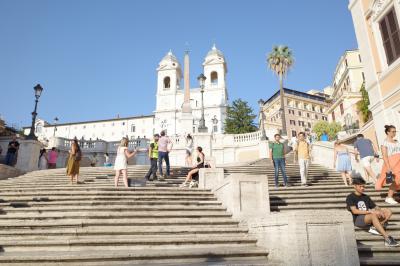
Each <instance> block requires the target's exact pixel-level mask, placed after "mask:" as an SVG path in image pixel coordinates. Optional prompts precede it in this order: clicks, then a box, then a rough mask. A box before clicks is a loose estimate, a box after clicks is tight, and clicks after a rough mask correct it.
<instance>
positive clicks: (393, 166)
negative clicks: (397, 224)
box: [375, 126, 400, 204]
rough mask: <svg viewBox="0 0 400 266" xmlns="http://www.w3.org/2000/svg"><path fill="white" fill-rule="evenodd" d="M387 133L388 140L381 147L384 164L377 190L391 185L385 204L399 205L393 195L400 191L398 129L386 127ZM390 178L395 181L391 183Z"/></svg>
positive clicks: (376, 185)
mask: <svg viewBox="0 0 400 266" xmlns="http://www.w3.org/2000/svg"><path fill="white" fill-rule="evenodd" d="M385 133H386V139H385V141H384V142H383V144H382V146H381V150H382V155H383V161H384V163H383V167H382V171H381V176H380V178H379V179H378V181H377V182H376V184H375V188H376V190H381V189H382V187H383V186H384V185H385V184H390V183H391V184H390V187H389V192H388V196H387V197H386V199H385V202H386V203H389V204H397V203H398V202H397V201H396V200H395V199H394V198H393V195H394V193H396V191H398V190H399V189H400V142H399V141H397V140H396V139H395V137H396V128H395V127H394V126H385ZM389 178H391V179H393V180H392V182H389V180H388V179H389Z"/></svg>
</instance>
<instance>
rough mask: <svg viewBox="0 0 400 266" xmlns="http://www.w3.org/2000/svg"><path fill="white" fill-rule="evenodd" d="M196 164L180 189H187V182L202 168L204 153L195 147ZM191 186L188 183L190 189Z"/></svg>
mask: <svg viewBox="0 0 400 266" xmlns="http://www.w3.org/2000/svg"><path fill="white" fill-rule="evenodd" d="M196 150H197V158H196V161H197V164H196V166H195V167H194V168H192V170H190V171H189V173H188V175H187V177H186V179H185V182H183V183H182V184H181V185H180V187H187V186H189V182H190V181H192V178H193V175H195V174H197V173H198V172H199V170H200V168H204V153H203V149H202V148H201V147H197V148H196ZM192 186H193V184H192V182H190V187H192Z"/></svg>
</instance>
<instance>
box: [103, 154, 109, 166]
mask: <svg viewBox="0 0 400 266" xmlns="http://www.w3.org/2000/svg"><path fill="white" fill-rule="evenodd" d="M104 166H105V167H110V166H111V163H110V156H109V155H108V153H107V152H106V153H105V154H104Z"/></svg>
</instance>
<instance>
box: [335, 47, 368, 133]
mask: <svg viewBox="0 0 400 266" xmlns="http://www.w3.org/2000/svg"><path fill="white" fill-rule="evenodd" d="M364 79H365V74H364V72H363V65H362V59H361V55H360V53H359V52H358V50H351V51H346V52H345V53H344V54H343V55H342V56H341V57H340V59H339V62H338V64H337V66H336V70H335V74H334V76H333V82H332V83H333V84H332V88H333V93H332V96H331V98H330V104H331V105H330V107H329V108H328V110H327V115H328V120H329V122H333V121H336V122H339V123H340V124H341V125H342V126H352V127H353V128H354V127H355V128H359V126H360V125H362V118H361V116H360V115H359V113H360V112H359V111H358V108H357V103H358V102H359V101H360V100H361V99H362V95H361V92H360V89H361V86H362V84H363V82H364Z"/></svg>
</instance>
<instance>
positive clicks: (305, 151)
mask: <svg viewBox="0 0 400 266" xmlns="http://www.w3.org/2000/svg"><path fill="white" fill-rule="evenodd" d="M293 151H294V161H295V163H296V161H298V162H299V166H300V176H301V185H302V186H305V187H306V186H308V185H307V174H308V167H309V164H310V159H311V145H310V144H309V143H308V142H307V140H306V139H305V134H304V132H300V133H299V134H298V141H297V143H295V144H294V145H293Z"/></svg>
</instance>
